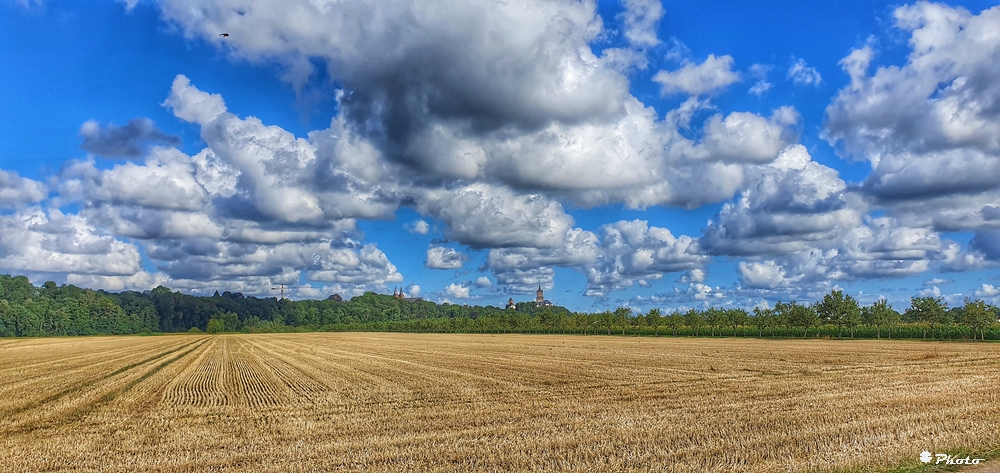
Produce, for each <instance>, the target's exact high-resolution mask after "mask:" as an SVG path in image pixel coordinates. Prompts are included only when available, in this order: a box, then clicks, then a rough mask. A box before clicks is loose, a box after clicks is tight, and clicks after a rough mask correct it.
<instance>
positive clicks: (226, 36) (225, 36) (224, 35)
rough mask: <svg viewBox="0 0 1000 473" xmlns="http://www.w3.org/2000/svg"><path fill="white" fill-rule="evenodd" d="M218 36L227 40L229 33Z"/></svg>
mask: <svg viewBox="0 0 1000 473" xmlns="http://www.w3.org/2000/svg"><path fill="white" fill-rule="evenodd" d="M219 36H222V37H223V38H228V37H229V33H219Z"/></svg>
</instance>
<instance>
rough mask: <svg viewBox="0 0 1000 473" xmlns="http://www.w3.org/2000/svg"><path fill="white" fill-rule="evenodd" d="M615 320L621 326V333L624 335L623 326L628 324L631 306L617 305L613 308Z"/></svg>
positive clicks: (630, 316)
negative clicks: (617, 306)
mask: <svg viewBox="0 0 1000 473" xmlns="http://www.w3.org/2000/svg"><path fill="white" fill-rule="evenodd" d="M614 316H615V322H617V323H618V324H620V325H621V326H622V335H625V327H627V326H628V324H629V319H631V318H632V308H631V307H619V308H617V309H615V315H614Z"/></svg>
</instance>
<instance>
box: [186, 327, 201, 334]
mask: <svg viewBox="0 0 1000 473" xmlns="http://www.w3.org/2000/svg"><path fill="white" fill-rule="evenodd" d="M188 333H205V332H202V331H201V329H200V328H198V327H191V330H188Z"/></svg>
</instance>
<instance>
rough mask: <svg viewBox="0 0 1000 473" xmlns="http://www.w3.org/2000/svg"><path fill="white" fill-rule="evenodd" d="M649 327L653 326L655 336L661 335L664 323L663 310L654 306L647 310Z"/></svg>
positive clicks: (646, 321) (647, 324) (646, 320)
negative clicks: (660, 330) (661, 326)
mask: <svg viewBox="0 0 1000 473" xmlns="http://www.w3.org/2000/svg"><path fill="white" fill-rule="evenodd" d="M644 321H645V323H646V326H647V327H653V336H654V337H656V336H659V335H660V334H659V329H660V325H662V324H663V312H661V311H660V309H657V308H653V309H649V312H646V317H645V319H644Z"/></svg>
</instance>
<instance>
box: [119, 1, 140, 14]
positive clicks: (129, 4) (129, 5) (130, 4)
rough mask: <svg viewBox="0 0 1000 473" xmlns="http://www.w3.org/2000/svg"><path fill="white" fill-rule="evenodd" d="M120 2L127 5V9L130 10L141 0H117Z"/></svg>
mask: <svg viewBox="0 0 1000 473" xmlns="http://www.w3.org/2000/svg"><path fill="white" fill-rule="evenodd" d="M116 1H117V2H118V3H122V4H124V5H125V11H127V12H130V11H132V9H133V8H135V6H136V5H138V4H139V0H116Z"/></svg>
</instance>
